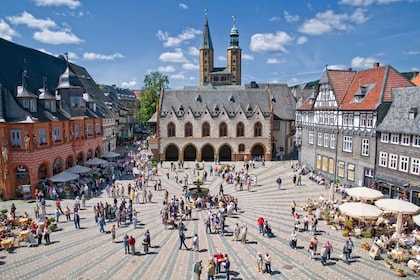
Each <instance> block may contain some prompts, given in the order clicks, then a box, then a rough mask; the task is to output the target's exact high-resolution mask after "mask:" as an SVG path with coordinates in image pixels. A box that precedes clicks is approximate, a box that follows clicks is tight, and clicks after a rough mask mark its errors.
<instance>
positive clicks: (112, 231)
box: [111, 225, 117, 243]
mask: <svg viewBox="0 0 420 280" xmlns="http://www.w3.org/2000/svg"><path fill="white" fill-rule="evenodd" d="M116 233H117V230H116V228H115V225H112V228H111V238H112V243H115V235H116Z"/></svg>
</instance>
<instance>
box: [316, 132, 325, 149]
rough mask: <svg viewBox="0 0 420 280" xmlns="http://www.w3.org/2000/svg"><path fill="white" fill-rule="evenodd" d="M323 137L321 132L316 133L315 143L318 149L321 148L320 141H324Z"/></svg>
mask: <svg viewBox="0 0 420 280" xmlns="http://www.w3.org/2000/svg"><path fill="white" fill-rule="evenodd" d="M323 137H324V135H323V134H322V132H318V138H317V143H318V146H320V147H322V140H323V139H324V138H323Z"/></svg>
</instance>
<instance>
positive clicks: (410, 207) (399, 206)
mask: <svg viewBox="0 0 420 280" xmlns="http://www.w3.org/2000/svg"><path fill="white" fill-rule="evenodd" d="M375 205H376V206H377V207H379V208H381V209H382V210H384V211H387V212H392V213H398V212H401V213H402V214H410V215H414V214H417V213H419V211H420V207H418V206H417V205H415V204H414V203H411V202H408V201H405V200H401V199H395V198H383V199H379V200H377V201H375Z"/></svg>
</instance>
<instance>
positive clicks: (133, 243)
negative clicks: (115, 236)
mask: <svg viewBox="0 0 420 280" xmlns="http://www.w3.org/2000/svg"><path fill="white" fill-rule="evenodd" d="M127 243H128V245H129V246H130V252H131V254H132V255H133V256H134V255H135V254H136V239H135V238H134V237H133V236H132V235H130V238H128V240H127ZM130 252H129V253H130Z"/></svg>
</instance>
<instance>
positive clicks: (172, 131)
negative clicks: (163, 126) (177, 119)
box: [168, 122, 176, 137]
mask: <svg viewBox="0 0 420 280" xmlns="http://www.w3.org/2000/svg"><path fill="white" fill-rule="evenodd" d="M175 136H176V134H175V124H174V123H173V122H170V123H169V124H168V137H175Z"/></svg>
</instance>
